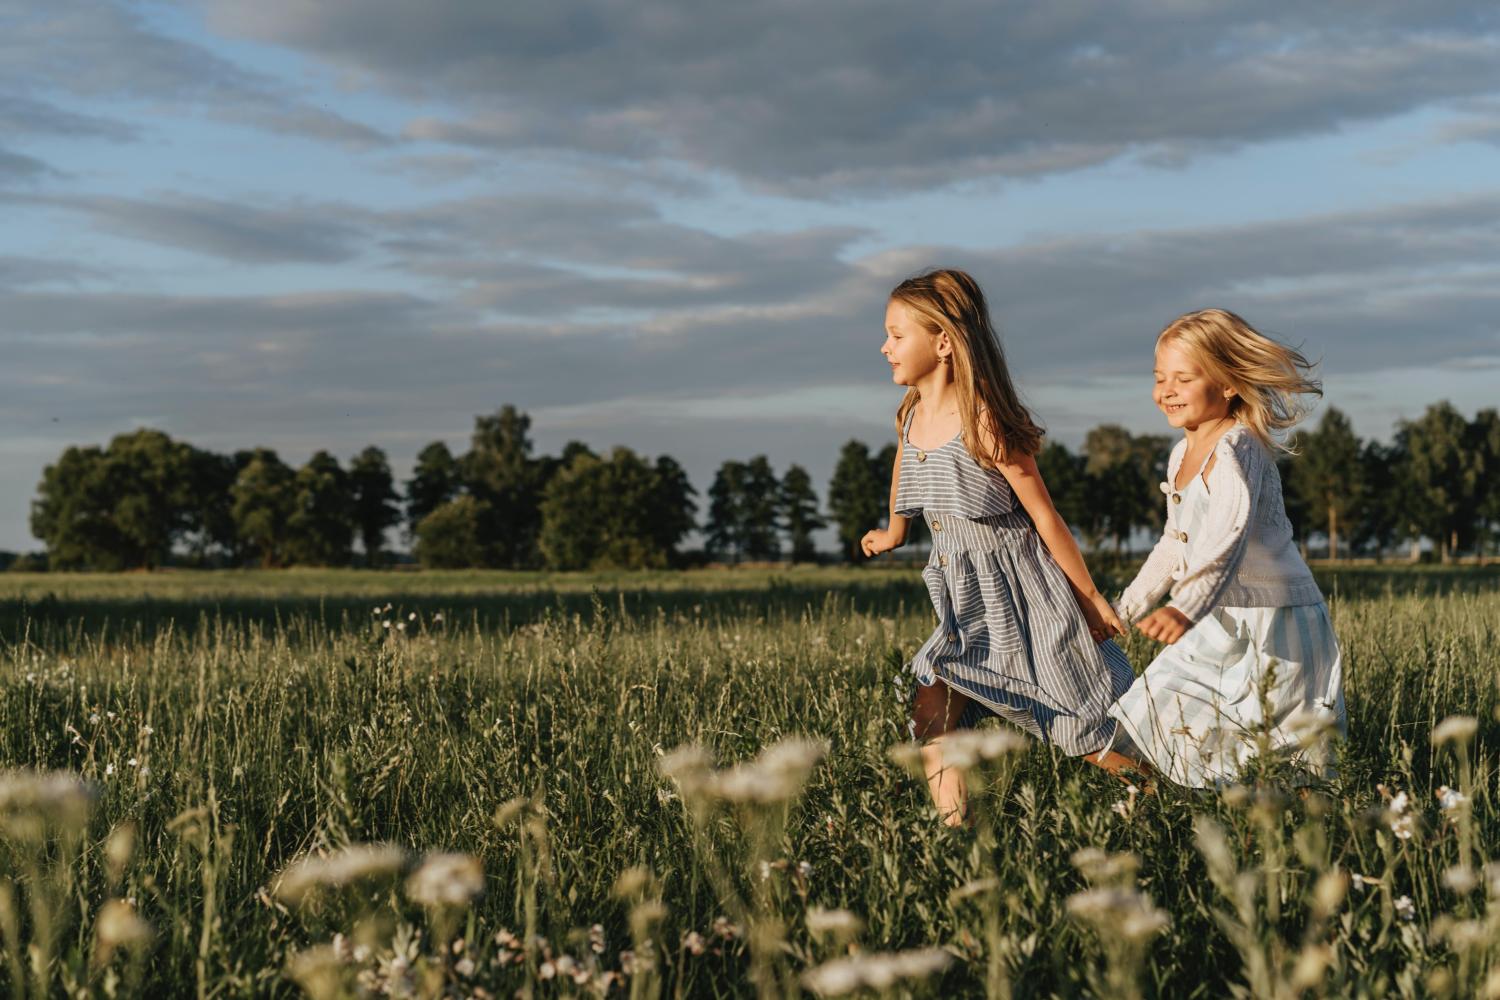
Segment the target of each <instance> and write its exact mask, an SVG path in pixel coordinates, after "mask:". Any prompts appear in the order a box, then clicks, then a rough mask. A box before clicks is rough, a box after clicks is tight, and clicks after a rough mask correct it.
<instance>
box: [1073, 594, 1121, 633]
mask: <svg viewBox="0 0 1500 1000" xmlns="http://www.w3.org/2000/svg"><path fill="white" fill-rule="evenodd" d="M1078 607H1079V609H1080V610H1082V611H1083V620H1084V622H1085V623H1086V624H1087V625H1088V627H1089V635H1090V636H1091V637H1093V640H1094V641H1095V642H1103V641H1104V640H1106V639H1109V638H1112V637H1114V636H1117V635H1124V634H1125V623H1124V622H1122V621H1120V616H1119V615H1117V614H1115V609H1114V608H1113V607H1111V606H1110V603H1109V601H1108V600H1106V599H1105V597H1104V595H1103V594H1100V593H1097V592H1096V593H1095V594H1093V596H1091V597H1088V598H1085V599H1082V600H1080V601H1079V602H1078Z"/></svg>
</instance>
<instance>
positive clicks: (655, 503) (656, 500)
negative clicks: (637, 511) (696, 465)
mask: <svg viewBox="0 0 1500 1000" xmlns="http://www.w3.org/2000/svg"><path fill="white" fill-rule="evenodd" d="M576 443H577V442H570V445H571V444H576ZM567 453H568V449H566V448H565V449H563V454H564V455H566V454H567ZM583 453H584V454H592V452H589V451H588V449H587V448H585V449H583ZM695 496H697V491H696V490H694V489H693V484H692V483H691V482H690V481H689V480H688V477H687V472H686V471H685V470H684V469H683V468H682V466H680V465H678V464H677V462H676V460H675V459H673V458H671V457H670V456H667V455H661V456H658V457H657V459H656V487H655V490H654V492H653V493H652V498H651V511H650V516H649V518H648V520H647V524H648V527H649V528H650V530H651V534H652V537H653V539H654V540H655V542H656V547H657V548H658V549H660V550H661V551H663V552H666V553H667V555H668V557H669V558H670V559H674V560H675V559H676V558H677V546H678V545H681V544H682V540H683V539H684V538H685V537H687V534H688V532H690V531H692V530H693V529H694V528H695V527H697V525H696V524H695V523H694V521H693V514H694V513H696V512H697V510H698V504H697V503H696V502H695V501H694V500H693V497H695Z"/></svg>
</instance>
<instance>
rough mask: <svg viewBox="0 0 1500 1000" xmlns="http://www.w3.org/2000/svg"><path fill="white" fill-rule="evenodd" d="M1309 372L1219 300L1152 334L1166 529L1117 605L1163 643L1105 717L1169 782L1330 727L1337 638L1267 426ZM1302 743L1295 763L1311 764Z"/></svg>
mask: <svg viewBox="0 0 1500 1000" xmlns="http://www.w3.org/2000/svg"><path fill="white" fill-rule="evenodd" d="M1309 373H1310V366H1309V364H1308V362H1307V360H1306V359H1305V358H1304V357H1303V356H1302V355H1301V354H1299V353H1298V352H1296V351H1294V350H1292V349H1291V348H1290V347H1287V346H1286V345H1284V344H1280V343H1277V342H1276V341H1274V340H1271V339H1270V338H1268V337H1265V336H1263V335H1262V334H1260V333H1258V332H1257V331H1256V330H1255V329H1254V328H1253V327H1252V326H1250V324H1249V323H1247V322H1245V321H1244V320H1243V319H1241V318H1240V317H1239V316H1236V315H1235V314H1234V313H1232V312H1226V311H1225V310H1223V309H1203V310H1200V311H1198V312H1191V313H1187V314H1186V315H1184V316H1180V317H1178V318H1177V319H1176V320H1174V321H1172V323H1171V324H1169V325H1168V326H1167V328H1166V329H1165V330H1163V331H1162V332H1161V334H1160V335H1159V336H1158V337H1157V339H1156V372H1155V378H1156V388H1155V390H1154V392H1153V394H1152V398H1153V400H1154V401H1155V403H1156V405H1157V407H1158V408H1159V409H1160V410H1161V411H1162V413H1163V414H1165V416H1166V418H1167V423H1168V424H1170V425H1171V426H1173V427H1176V428H1180V429H1181V430H1182V432H1183V437H1182V440H1181V441H1179V442H1178V443H1177V446H1176V447H1175V448H1174V449H1173V451H1172V457H1171V460H1170V462H1169V463H1168V472H1167V481H1166V482H1164V483H1162V484H1161V489H1162V492H1163V493H1164V494H1166V508H1167V524H1166V530H1165V531H1164V532H1163V534H1162V537H1161V540H1160V541H1158V542H1157V543H1156V547H1155V548H1154V549H1152V551H1151V555H1150V557H1149V558H1148V559H1147V560H1146V563H1145V565H1144V566H1142V567H1141V570H1140V572H1139V573H1138V574H1137V576H1136V578H1135V580H1134V581H1133V582H1132V583H1131V584H1130V586H1129V587H1127V588H1126V590H1125V593H1124V594H1123V595H1122V596H1121V598H1120V601H1119V604H1118V607H1119V611H1120V614H1121V616H1122V617H1124V618H1125V619H1126V620H1127V621H1131V622H1138V625H1137V627H1138V628H1140V630H1141V631H1142V632H1144V633H1145V634H1146V635H1148V636H1150V637H1151V638H1153V639H1158V640H1160V641H1161V642H1164V643H1166V644H1167V648H1166V649H1165V650H1164V651H1163V652H1162V653H1161V655H1160V656H1158V657H1157V658H1156V659H1155V660H1154V661H1153V662H1152V663H1151V665H1150V666H1149V667H1148V668H1147V669H1146V672H1145V673H1144V674H1142V675H1141V677H1140V678H1139V679H1138V680H1137V681H1136V682H1135V684H1134V685H1133V686H1132V687H1131V689H1130V690H1129V691H1128V692H1126V694H1125V695H1124V697H1122V698H1121V699H1120V701H1119V703H1118V704H1116V705H1115V707H1114V708H1113V709H1111V713H1110V714H1111V715H1113V716H1114V717H1115V718H1116V719H1118V720H1119V721H1120V723H1121V726H1122V729H1123V731H1124V734H1125V735H1127V736H1128V737H1129V739H1130V741H1132V742H1133V743H1134V747H1135V749H1136V750H1138V751H1139V752H1140V753H1141V754H1142V755H1143V756H1144V757H1145V758H1146V759H1147V760H1149V761H1150V762H1151V763H1152V764H1154V765H1155V767H1156V768H1157V769H1158V770H1160V771H1161V772H1162V773H1163V774H1165V775H1166V776H1167V777H1169V778H1171V779H1172V780H1173V781H1176V782H1178V783H1179V784H1183V785H1190V786H1195V787H1202V786H1206V785H1209V784H1213V783H1216V782H1221V781H1226V780H1231V779H1233V778H1235V777H1236V775H1237V774H1238V772H1239V771H1240V769H1241V768H1242V767H1243V765H1244V764H1245V763H1246V762H1247V761H1248V760H1249V759H1250V758H1251V757H1253V756H1255V755H1256V754H1257V753H1259V752H1262V751H1263V750H1264V749H1266V748H1267V747H1269V748H1271V749H1273V750H1282V751H1285V752H1287V753H1288V755H1290V756H1293V757H1298V756H1299V752H1298V746H1299V742H1298V738H1299V736H1301V735H1303V734H1305V733H1306V731H1307V727H1309V726H1311V727H1313V728H1320V727H1321V728H1327V729H1335V728H1336V729H1338V730H1339V731H1343V729H1344V727H1345V715H1344V691H1343V668H1342V663H1341V661H1340V657H1339V647H1338V642H1337V641H1336V640H1335V638H1334V634H1333V627H1332V625H1331V624H1330V623H1329V620H1328V608H1327V606H1326V605H1325V604H1324V603H1323V595H1322V593H1320V592H1319V590H1318V585H1317V583H1316V582H1315V581H1314V580H1313V576H1312V573H1311V572H1309V570H1308V568H1307V564H1306V563H1304V562H1303V561H1302V557H1301V556H1300V555H1299V554H1298V552H1297V547H1296V545H1295V544H1294V543H1293V541H1292V526H1291V523H1290V522H1289V521H1288V520H1287V516H1286V509H1285V506H1284V504H1283V501H1282V495H1281V477H1280V475H1279V474H1278V473H1277V471H1276V461H1275V457H1274V449H1275V448H1277V447H1279V446H1278V445H1277V443H1276V437H1275V435H1277V434H1278V433H1280V432H1283V431H1285V430H1287V429H1289V428H1290V427H1292V426H1293V425H1294V424H1296V423H1297V421H1298V420H1300V419H1301V418H1302V416H1303V415H1304V413H1305V407H1304V402H1303V401H1304V400H1306V399H1309V398H1311V397H1317V396H1321V395H1322V387H1321V385H1320V384H1319V383H1318V382H1317V381H1315V380H1314V379H1312V378H1311V377H1310V375H1309ZM1169 590H1170V591H1171V600H1170V602H1169V603H1168V604H1167V605H1166V606H1164V607H1161V608H1158V609H1156V610H1154V611H1153V610H1152V608H1153V606H1154V605H1155V604H1156V603H1157V602H1158V601H1159V600H1160V599H1161V597H1162V596H1163V595H1164V594H1166V593H1167V591H1169ZM1122 745H1123V741H1122ZM1319 746H1321V744H1319ZM1312 753H1314V751H1309V752H1307V753H1302V754H1300V759H1301V760H1302V762H1303V763H1305V764H1306V765H1308V766H1309V767H1312V768H1314V769H1316V770H1324V769H1326V768H1327V765H1328V761H1327V760H1326V755H1325V753H1324V751H1322V750H1321V749H1320V750H1318V751H1316V756H1309V754H1312Z"/></svg>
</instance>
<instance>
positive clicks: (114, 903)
mask: <svg viewBox="0 0 1500 1000" xmlns="http://www.w3.org/2000/svg"><path fill="white" fill-rule="evenodd" d="M151 933H152V932H151V925H150V924H148V923H146V921H144V920H142V919H141V917H140V915H139V914H137V913H136V912H135V907H134V906H132V905H130V904H129V903H127V902H125V900H123V899H111V900H110V901H109V902H107V903H105V904H104V905H103V906H101V907H100V908H99V916H98V917H97V918H95V920H94V936H95V937H96V938H97V940H98V942H99V947H100V948H101V949H102V950H103V951H104V952H105V953H106V954H107V953H109V952H111V951H114V950H115V949H116V948H118V947H120V946H122V945H123V946H125V947H127V948H132V947H135V946H136V945H142V944H145V943H146V942H148V941H150V940H151Z"/></svg>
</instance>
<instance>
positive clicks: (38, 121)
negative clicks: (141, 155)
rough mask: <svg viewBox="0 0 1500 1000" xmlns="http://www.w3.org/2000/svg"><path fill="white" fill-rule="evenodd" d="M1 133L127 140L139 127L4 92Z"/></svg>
mask: <svg viewBox="0 0 1500 1000" xmlns="http://www.w3.org/2000/svg"><path fill="white" fill-rule="evenodd" d="M0 132H3V133H4V134H6V135H12V136H14V135H54V136H66V137H69V138H72V137H86V138H104V139H115V140H126V139H132V138H134V137H135V134H136V132H135V129H133V128H131V127H130V126H129V125H126V124H124V123H122V122H117V121H112V120H111V119H108V118H101V117H99V116H98V115H88V114H80V113H78V112H76V111H67V110H65V109H63V108H60V107H58V106H57V105H56V104H53V103H51V102H49V101H43V100H38V99H36V98H33V97H25V96H21V95H19V94H0Z"/></svg>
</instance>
